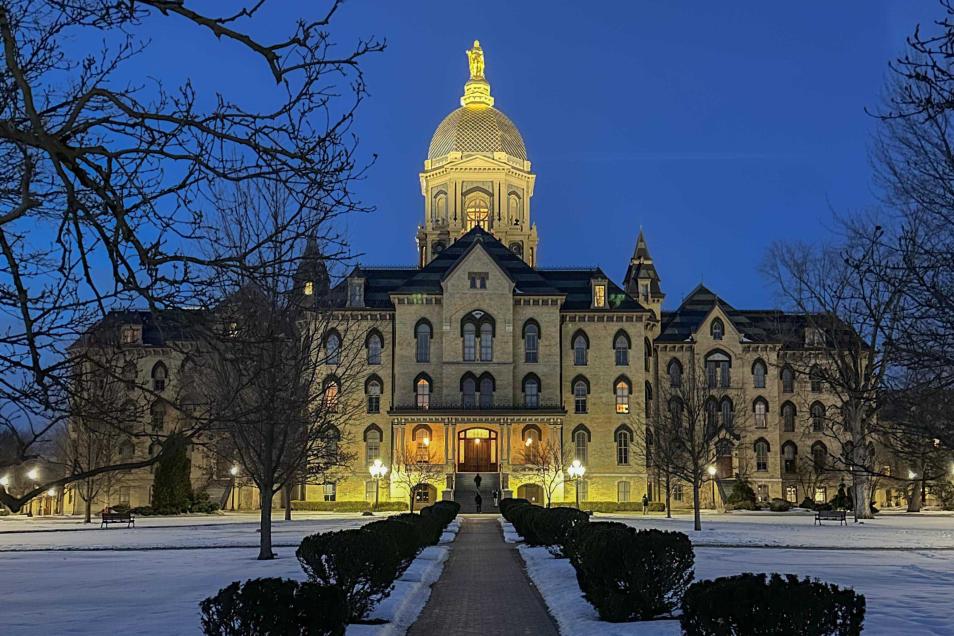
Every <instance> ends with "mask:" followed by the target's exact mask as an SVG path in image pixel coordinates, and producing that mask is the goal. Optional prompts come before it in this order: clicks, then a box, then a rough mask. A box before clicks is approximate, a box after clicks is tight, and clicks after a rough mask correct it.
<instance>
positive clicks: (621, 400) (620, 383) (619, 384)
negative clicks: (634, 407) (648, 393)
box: [615, 378, 630, 414]
mask: <svg viewBox="0 0 954 636" xmlns="http://www.w3.org/2000/svg"><path fill="white" fill-rule="evenodd" d="M615 391H616V412H617V413H620V414H625V413H629V392H630V389H629V382H628V381H627V380H626V379H624V378H620V379H618V380H617V381H616V389H615Z"/></svg>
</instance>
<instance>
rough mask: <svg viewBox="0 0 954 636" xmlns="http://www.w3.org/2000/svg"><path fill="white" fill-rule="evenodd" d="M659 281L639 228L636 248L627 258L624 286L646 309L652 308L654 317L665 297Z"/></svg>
mask: <svg viewBox="0 0 954 636" xmlns="http://www.w3.org/2000/svg"><path fill="white" fill-rule="evenodd" d="M659 282H660V279H659V274H658V273H657V272H656V266H655V265H653V257H652V256H650V254H649V247H648V246H647V245H646V237H645V236H644V235H643V230H642V228H640V230H639V237H637V239H636V249H635V250H634V251H633V257H632V258H631V259H629V267H627V268H626V278H625V281H624V286H625V288H626V293H627V294H629V295H630V296H632V297H633V298H635V299H636V300H638V301H639V303H640V304H641V305H642V306H643V307H645V308H646V309H649V310H652V311H653V313H655V314H656V318H659V317H660V315H661V313H662V301H663V299H664V298H665V297H666V294H664V293H663V292H662V288H661V287H660V286H659Z"/></svg>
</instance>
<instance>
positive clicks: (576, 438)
mask: <svg viewBox="0 0 954 636" xmlns="http://www.w3.org/2000/svg"><path fill="white" fill-rule="evenodd" d="M589 444H590V435H589V433H588V432H587V430H586V429H585V428H577V429H576V430H575V431H574V432H573V459H578V460H580V463H581V464H584V465H585V464H586V461H587V458H588V457H589V454H588V452H587V451H588V450H589Z"/></svg>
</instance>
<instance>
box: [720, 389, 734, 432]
mask: <svg viewBox="0 0 954 636" xmlns="http://www.w3.org/2000/svg"><path fill="white" fill-rule="evenodd" d="M719 407H720V410H721V411H722V427H723V428H724V429H725V430H727V431H731V430H732V427H733V426H734V425H735V421H734V420H735V418H734V417H733V411H734V409H733V408H732V400H731V399H730V398H727V397H724V398H722V403H721V404H720V405H719Z"/></svg>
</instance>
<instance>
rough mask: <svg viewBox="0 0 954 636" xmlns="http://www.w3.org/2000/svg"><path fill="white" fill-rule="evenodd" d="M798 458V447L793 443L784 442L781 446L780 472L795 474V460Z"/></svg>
mask: <svg viewBox="0 0 954 636" xmlns="http://www.w3.org/2000/svg"><path fill="white" fill-rule="evenodd" d="M797 456H798V446H796V445H795V442H785V443H784V444H782V471H783V472H786V473H794V472H796V466H795V460H796V457H797Z"/></svg>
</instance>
